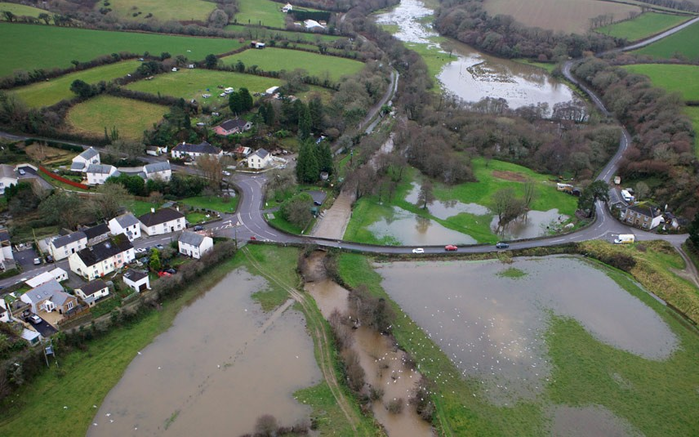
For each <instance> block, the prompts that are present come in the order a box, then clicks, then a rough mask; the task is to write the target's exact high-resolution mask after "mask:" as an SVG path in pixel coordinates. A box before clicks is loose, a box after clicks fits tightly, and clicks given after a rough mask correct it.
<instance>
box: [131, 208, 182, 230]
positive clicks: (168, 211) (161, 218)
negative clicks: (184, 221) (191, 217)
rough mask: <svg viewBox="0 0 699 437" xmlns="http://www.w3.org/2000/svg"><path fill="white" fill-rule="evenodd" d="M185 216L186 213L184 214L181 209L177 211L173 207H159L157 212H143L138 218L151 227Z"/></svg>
mask: <svg viewBox="0 0 699 437" xmlns="http://www.w3.org/2000/svg"><path fill="white" fill-rule="evenodd" d="M182 217H184V214H182V213H181V212H179V211H175V210H174V209H172V208H162V209H159V210H157V211H155V212H149V213H147V214H143V215H142V216H141V217H139V218H138V219H139V220H140V221H141V223H143V224H144V225H146V227H149V228H150V227H151V226H155V225H159V224H161V223H167V222H169V221H172V220H177V219H180V218H182Z"/></svg>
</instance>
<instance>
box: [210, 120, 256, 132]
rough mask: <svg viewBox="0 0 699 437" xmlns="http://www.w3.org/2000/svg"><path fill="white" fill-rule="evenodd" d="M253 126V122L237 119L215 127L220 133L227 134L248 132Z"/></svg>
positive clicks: (215, 130)
mask: <svg viewBox="0 0 699 437" xmlns="http://www.w3.org/2000/svg"><path fill="white" fill-rule="evenodd" d="M251 128H252V122H249V121H245V120H239V119H235V120H226V121H224V122H223V123H221V124H220V125H218V126H216V127H215V128H214V132H216V133H217V134H219V135H223V136H227V135H233V134H239V133H242V132H246V131H249V130H250V129H251Z"/></svg>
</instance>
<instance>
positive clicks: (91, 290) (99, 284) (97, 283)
mask: <svg viewBox="0 0 699 437" xmlns="http://www.w3.org/2000/svg"><path fill="white" fill-rule="evenodd" d="M105 288H107V284H105V283H104V281H103V280H101V279H95V280H94V281H92V282H88V283H87V284H85V285H83V286H82V287H78V289H79V290H80V291H82V292H83V293H84V294H85V296H91V295H93V294H95V293H97V292H98V291H101V290H104V289H105Z"/></svg>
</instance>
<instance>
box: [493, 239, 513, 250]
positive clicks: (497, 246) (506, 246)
mask: <svg viewBox="0 0 699 437" xmlns="http://www.w3.org/2000/svg"><path fill="white" fill-rule="evenodd" d="M508 247H510V245H509V243H505V242H504V241H501V242H499V243H498V244H496V245H495V248H496V249H507V248H508Z"/></svg>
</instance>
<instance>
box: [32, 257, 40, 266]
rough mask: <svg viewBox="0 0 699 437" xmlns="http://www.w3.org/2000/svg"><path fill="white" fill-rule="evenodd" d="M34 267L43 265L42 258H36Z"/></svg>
mask: <svg viewBox="0 0 699 437" xmlns="http://www.w3.org/2000/svg"><path fill="white" fill-rule="evenodd" d="M34 265H35V266H38V265H41V258H34Z"/></svg>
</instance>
